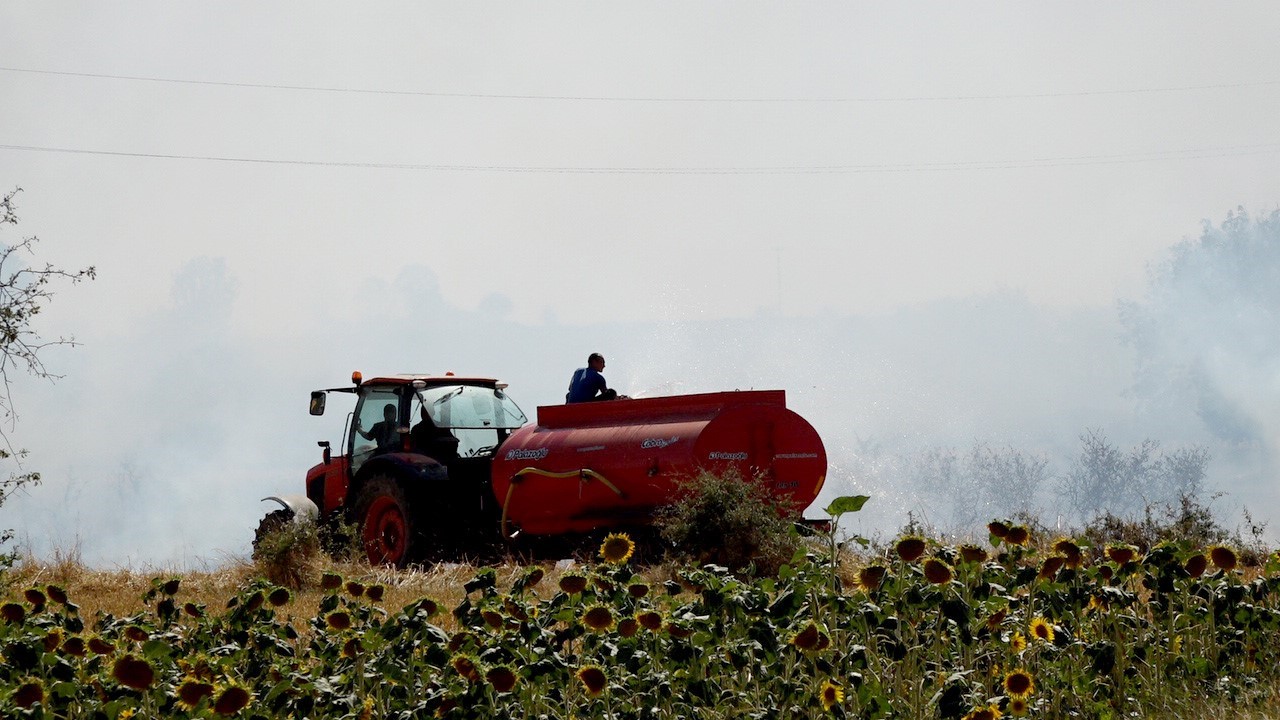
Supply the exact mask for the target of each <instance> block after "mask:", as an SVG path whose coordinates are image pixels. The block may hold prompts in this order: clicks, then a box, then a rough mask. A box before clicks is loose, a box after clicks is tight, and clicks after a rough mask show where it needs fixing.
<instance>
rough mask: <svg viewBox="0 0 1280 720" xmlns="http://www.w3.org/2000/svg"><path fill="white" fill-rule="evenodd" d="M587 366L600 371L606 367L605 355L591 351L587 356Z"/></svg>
mask: <svg viewBox="0 0 1280 720" xmlns="http://www.w3.org/2000/svg"><path fill="white" fill-rule="evenodd" d="M587 367H589V368H591V369H592V370H595V371H596V372H600V371H601V370H603V369H604V356H603V355H601V354H600V353H591V354H590V355H588V356H587Z"/></svg>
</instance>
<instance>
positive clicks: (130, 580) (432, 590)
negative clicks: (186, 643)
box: [0, 558, 672, 630]
mask: <svg viewBox="0 0 1280 720" xmlns="http://www.w3.org/2000/svg"><path fill="white" fill-rule="evenodd" d="M540 566H541V567H542V568H543V570H544V571H545V573H546V576H545V578H544V579H543V581H542V583H541V584H540V585H539V586H538V588H536V591H540V594H550V593H552V592H555V589H556V583H557V582H558V580H559V578H560V576H561V575H562V574H563V573H564V572H565V571H566V569H567V568H565V567H560V566H557V564H556V563H542V564H540ZM527 567H528V566H521V565H516V564H510V563H508V564H504V565H499V566H497V577H496V580H497V584H498V587H499V589H501V590H506V589H508V588H510V587H511V584H512V583H513V582H514V581H515V580H516V579H517V578H519V577H520V576H521V575H523V574H524V571H525V569H526V568H527ZM479 569H480V567H479V566H473V565H469V564H455V563H448V564H439V565H435V566H434V567H430V568H424V569H410V570H394V569H391V568H385V567H373V566H371V565H369V564H367V563H363V562H359V563H353V562H334V561H330V560H328V559H327V558H326V559H324V560H322V561H320V562H318V563H317V564H316V569H315V577H314V578H312V579H311V581H310V582H307V583H306V585H305V586H304V587H303V589H301V590H294V591H293V601H292V602H290V603H289V604H287V605H285V606H283V607H280V608H277V609H276V611H275V612H276V614H277V617H278V618H279V619H281V620H282V621H292V622H293V623H294V624H295V626H297V627H299V629H300V630H301V629H303V628H304V627H305V626H306V621H307V620H308V619H309V618H311V617H314V616H315V614H316V612H317V609H318V608H319V606H320V601H321V598H323V597H324V595H325V594H327V592H326V591H324V590H322V589H320V583H319V580H320V575H321V574H322V573H325V572H334V573H337V574H339V575H341V576H342V578H343V579H344V580H349V581H350V580H354V581H357V582H359V583H362V584H363V585H365V586H370V585H382V586H383V587H384V588H385V593H384V595H383V598H382V600H381V602H379V603H377V604H378V605H379V606H381V607H382V608H384V609H386V610H387V611H388V612H395V611H397V610H399V609H400V608H402V607H404V606H406V605H409V604H410V603H412V602H414V601H416V600H419V599H421V598H423V597H430V598H432V599H434V600H436V601H437V602H438V603H440V605H441V607H442V608H445V609H446V610H448V609H452V608H454V607H456V606H457V605H458V604H459V603H461V602H462V599H463V597H464V595H465V592H464V591H463V585H465V584H466V583H467V581H469V580H471V579H472V578H473V577H474V576H475V574H476V572H477V571H478V570H479ZM639 574H640V575H642V576H644V577H646V578H649V579H650V582H661V581H662V580H665V579H668V578H670V577H672V571H671V569H670V568H669V567H666V566H660V567H654V568H651V569H650V570H648V571H645V572H641V573H639ZM264 576H265V575H264V573H263V572H262V568H261V567H260V566H258V565H256V564H254V563H251V562H247V561H244V560H229V561H227V562H226V563H224V564H223V566H221V567H218V568H215V569H212V570H201V571H171V570H165V569H146V568H144V569H114V570H98V569H93V568H88V567H85V566H84V565H83V564H81V563H80V562H78V561H76V560H74V559H71V560H69V559H65V558H58V559H56V560H55V561H52V562H41V561H39V560H36V559H33V558H27V559H24V560H23V561H21V562H20V563H19V564H18V565H17V566H15V567H14V568H13V569H12V570H11V571H10V572H9V574H8V576H7V578H6V580H7V585H8V586H7V587H6V588H2V589H3V593H2V597H0V601H5V602H7V601H9V600H15V601H20V600H21V599H22V593H23V591H24V590H26V589H27V588H31V587H38V588H44V587H45V586H47V585H57V586H59V587H61V588H63V589H64V590H66V592H67V596H68V597H69V598H70V600H71V602H73V603H75V604H76V605H78V606H79V607H80V614H81V617H83V618H85V620H86V622H87V623H89V624H92V623H93V619H94V618H95V617H96V616H97V614H98V613H104V614H109V615H112V616H114V617H127V616H130V615H136V614H139V613H143V612H146V611H147V610H148V608H147V606H146V605H145V604H144V602H143V596H144V595H145V594H146V592H147V591H148V590H150V589H151V587H152V584H151V583H152V580H153V579H156V578H160V579H163V580H168V579H170V578H180V579H181V581H182V583H181V587H180V589H179V591H178V594H177V596H176V598H175V599H176V600H177V601H178V602H179V604H182V603H187V602H192V603H195V604H197V605H203V606H204V607H205V608H206V610H207V612H209V613H211V614H214V615H217V614H220V613H223V612H225V611H226V606H227V601H228V600H230V599H231V598H233V597H235V595H236V594H237V592H239V591H240V590H241V589H242V588H244V587H245V586H247V585H248V584H250V583H251V582H252V581H254V580H255V579H257V578H261V577H264ZM652 578H660V579H659V580H653V579H652ZM436 622H437V623H438V624H440V625H441V626H442V627H443V628H445V629H446V630H452V629H457V628H455V627H453V625H454V618H453V617H452V615H450V614H449V613H448V612H445V613H442V614H441V615H439V616H437V618H436Z"/></svg>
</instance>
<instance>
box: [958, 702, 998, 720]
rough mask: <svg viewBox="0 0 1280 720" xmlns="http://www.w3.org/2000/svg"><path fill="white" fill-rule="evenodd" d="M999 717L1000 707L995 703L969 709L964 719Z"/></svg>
mask: <svg viewBox="0 0 1280 720" xmlns="http://www.w3.org/2000/svg"><path fill="white" fill-rule="evenodd" d="M999 717H1000V708H998V707H996V706H995V705H987V706H986V707H978V708H974V709H972V710H970V711H969V714H968V715H965V716H964V720H998V719H999Z"/></svg>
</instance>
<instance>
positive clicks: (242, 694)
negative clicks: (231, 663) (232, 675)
mask: <svg viewBox="0 0 1280 720" xmlns="http://www.w3.org/2000/svg"><path fill="white" fill-rule="evenodd" d="M252 699H253V694H252V693H250V692H249V691H248V690H246V689H244V688H242V687H240V686H239V685H237V684H235V683H230V684H228V685H227V686H226V687H225V688H223V690H222V692H220V693H218V699H217V700H214V701H213V711H214V712H216V713H218V714H219V715H235V714H236V713H238V712H240V711H241V710H243V709H245V708H246V707H248V706H249V701H250V700H252Z"/></svg>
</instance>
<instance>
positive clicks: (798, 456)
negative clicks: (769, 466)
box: [774, 453, 818, 460]
mask: <svg viewBox="0 0 1280 720" xmlns="http://www.w3.org/2000/svg"><path fill="white" fill-rule="evenodd" d="M774 457H775V458H777V459H779V460H807V459H809V458H816V457H818V453H778V454H777V455H774Z"/></svg>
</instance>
